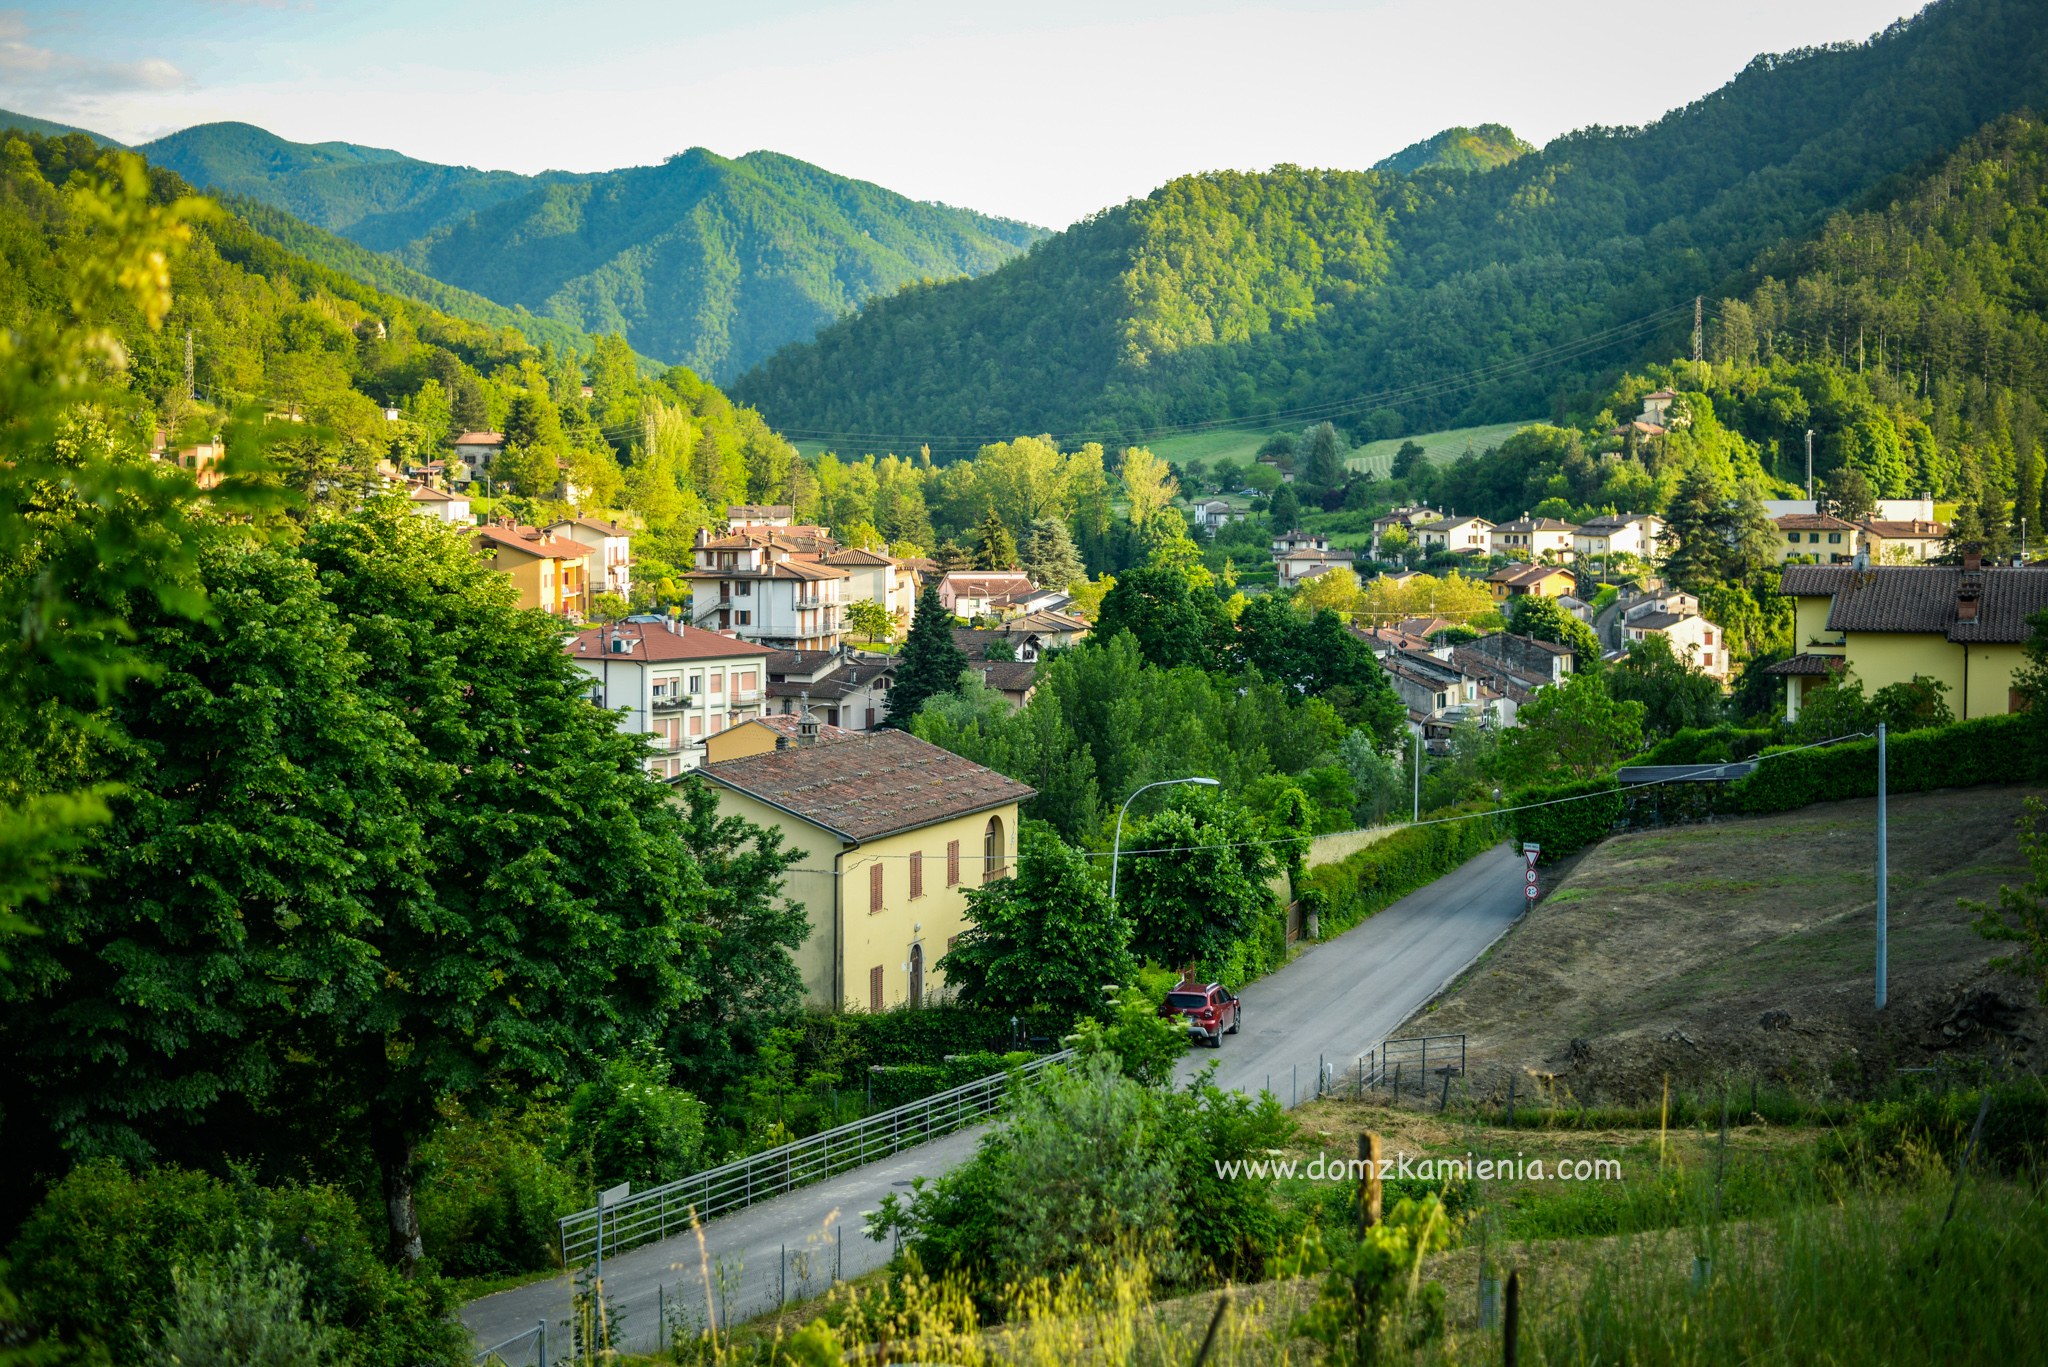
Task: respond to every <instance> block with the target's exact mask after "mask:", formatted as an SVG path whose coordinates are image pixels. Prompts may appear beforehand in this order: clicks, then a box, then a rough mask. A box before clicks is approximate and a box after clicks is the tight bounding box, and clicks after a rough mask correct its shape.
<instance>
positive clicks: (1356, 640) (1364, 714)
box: [1235, 594, 1407, 745]
mask: <svg viewBox="0 0 2048 1367" xmlns="http://www.w3.org/2000/svg"><path fill="white" fill-rule="evenodd" d="M1235 660H1236V661H1237V663H1239V664H1240V665H1241V666H1244V667H1247V668H1251V669H1256V670H1258V671H1259V672H1260V673H1261V674H1263V675H1265V676H1266V677H1267V678H1269V679H1274V680H1277V681H1278V682H1280V683H1281V684H1284V685H1285V686H1286V687H1288V688H1289V689H1290V690H1292V691H1293V692H1294V693H1296V694H1297V695H1299V696H1304V697H1320V698H1322V699H1324V700H1325V701H1327V702H1328V703H1329V704H1330V705H1331V706H1333V707H1335V708H1336V709H1337V715H1338V716H1340V717H1342V718H1343V719H1344V721H1345V722H1346V724H1347V725H1350V726H1355V727H1361V728H1363V729H1364V730H1365V731H1366V732H1367V733H1368V734H1369V735H1371V736H1372V737H1373V738H1375V739H1376V740H1377V741H1378V742H1379V743H1380V744H1382V745H1392V744H1394V743H1395V741H1396V740H1397V738H1398V737H1399V735H1400V732H1401V728H1402V726H1403V725H1404V723H1405V722H1406V720H1407V707H1406V706H1405V705H1404V704H1403V703H1402V702H1401V699H1400V697H1399V695H1397V694H1396V693H1395V692H1394V688H1393V685H1392V684H1391V683H1389V682H1388V680H1387V675H1386V671H1385V670H1383V669H1381V668H1380V663H1379V661H1378V659H1376V658H1375V657H1374V655H1373V653H1372V647H1371V646H1369V645H1367V644H1366V643H1365V641H1364V640H1363V639H1362V638H1361V637H1360V636H1359V635H1358V634H1357V633H1356V632H1353V631H1351V630H1350V629H1349V628H1347V627H1346V626H1345V625H1344V623H1343V622H1342V621H1341V620H1340V619H1339V618H1338V616H1337V614H1336V613H1334V612H1329V611H1323V612H1318V613H1315V614H1314V615H1313V616H1310V617H1306V618H1304V617H1303V616H1302V614H1301V613H1299V612H1296V611H1295V610H1294V607H1293V605H1292V604H1290V603H1288V602H1287V601H1285V600H1284V599H1282V598H1280V597H1279V596H1278V595H1276V594H1261V595H1260V596H1259V597H1257V598H1254V599H1252V600H1251V601H1250V602H1248V603H1246V604H1245V608H1244V611H1243V612H1241V613H1239V614H1238V618H1237V633H1236V641H1235Z"/></svg>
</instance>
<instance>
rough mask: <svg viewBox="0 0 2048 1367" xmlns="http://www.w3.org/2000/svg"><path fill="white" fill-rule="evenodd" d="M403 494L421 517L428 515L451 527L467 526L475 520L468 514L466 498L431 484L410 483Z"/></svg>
mask: <svg viewBox="0 0 2048 1367" xmlns="http://www.w3.org/2000/svg"><path fill="white" fill-rule="evenodd" d="M405 496H406V498H407V499H408V500H409V501H410V502H411V503H412V510H413V511H414V512H416V513H418V514H419V515H420V516H421V517H430V518H432V519H433V520H434V521H436V522H445V523H447V524H448V525H449V526H451V527H467V526H469V525H471V524H472V523H473V522H474V521H475V520H476V519H475V518H474V517H472V516H471V515H470V511H469V500H468V499H466V498H464V497H463V496H462V495H460V494H451V493H448V492H446V491H445V490H441V489H436V488H435V487H434V486H433V485H431V484H415V485H412V486H411V487H410V488H408V489H407V490H406V495H405Z"/></svg>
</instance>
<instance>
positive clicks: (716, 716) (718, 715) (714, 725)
mask: <svg viewBox="0 0 2048 1367" xmlns="http://www.w3.org/2000/svg"><path fill="white" fill-rule="evenodd" d="M724 729H725V713H723V712H713V713H712V714H711V734H712V735H714V736H715V735H717V734H718V733H719V732H720V731H723V730H724Z"/></svg>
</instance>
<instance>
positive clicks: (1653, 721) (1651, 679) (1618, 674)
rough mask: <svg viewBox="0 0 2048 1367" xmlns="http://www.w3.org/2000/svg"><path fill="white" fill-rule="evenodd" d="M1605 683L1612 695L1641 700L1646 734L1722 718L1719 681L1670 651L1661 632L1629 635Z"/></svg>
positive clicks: (1662, 733)
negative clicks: (1636, 636) (1637, 637)
mask: <svg viewBox="0 0 2048 1367" xmlns="http://www.w3.org/2000/svg"><path fill="white" fill-rule="evenodd" d="M1606 683H1607V691H1608V692H1609V693H1611V694H1613V695H1614V696H1615V697H1616V698H1618V699H1621V700H1622V701H1624V702H1639V703H1641V704H1642V705H1643V733H1644V735H1645V736H1646V737H1647V738H1649V739H1651V740H1658V739H1662V738H1663V737H1665V736H1669V735H1672V734H1674V733H1675V732H1678V731H1681V730H1683V729H1685V728H1686V727H1704V726H1712V725H1714V724H1715V723H1716V722H1717V721H1719V720H1720V719H1721V685H1720V684H1719V683H1717V682H1715V680H1714V679H1713V677H1712V676H1710V675H1708V674H1705V673H1703V672H1701V671H1700V670H1697V669H1695V668H1693V667H1692V666H1691V665H1690V664H1688V663H1686V662H1685V661H1684V660H1681V659H1679V658H1678V657H1677V656H1676V655H1674V654H1673V653H1672V651H1671V642H1670V641H1669V640H1668V639H1667V638H1665V637H1663V636H1658V635H1652V636H1649V637H1646V638H1645V639H1643V640H1640V641H1631V642H1630V643H1629V647H1628V653H1627V654H1626V655H1624V656H1622V658H1621V659H1619V660H1617V661H1616V662H1615V664H1614V667H1613V668H1612V669H1610V670H1608V671H1607V672H1606Z"/></svg>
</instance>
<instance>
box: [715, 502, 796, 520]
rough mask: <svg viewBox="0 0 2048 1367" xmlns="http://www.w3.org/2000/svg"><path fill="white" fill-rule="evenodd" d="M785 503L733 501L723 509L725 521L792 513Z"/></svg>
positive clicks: (784, 516) (787, 515)
mask: <svg viewBox="0 0 2048 1367" xmlns="http://www.w3.org/2000/svg"><path fill="white" fill-rule="evenodd" d="M793 512H794V509H792V508H791V507H790V506H789V505H788V504H787V503H735V504H733V505H732V506H730V507H728V508H727V509H726V510H725V520H726V521H727V522H754V521H757V520H759V519H762V518H771V517H782V518H786V517H789V516H791V515H792V514H793Z"/></svg>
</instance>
